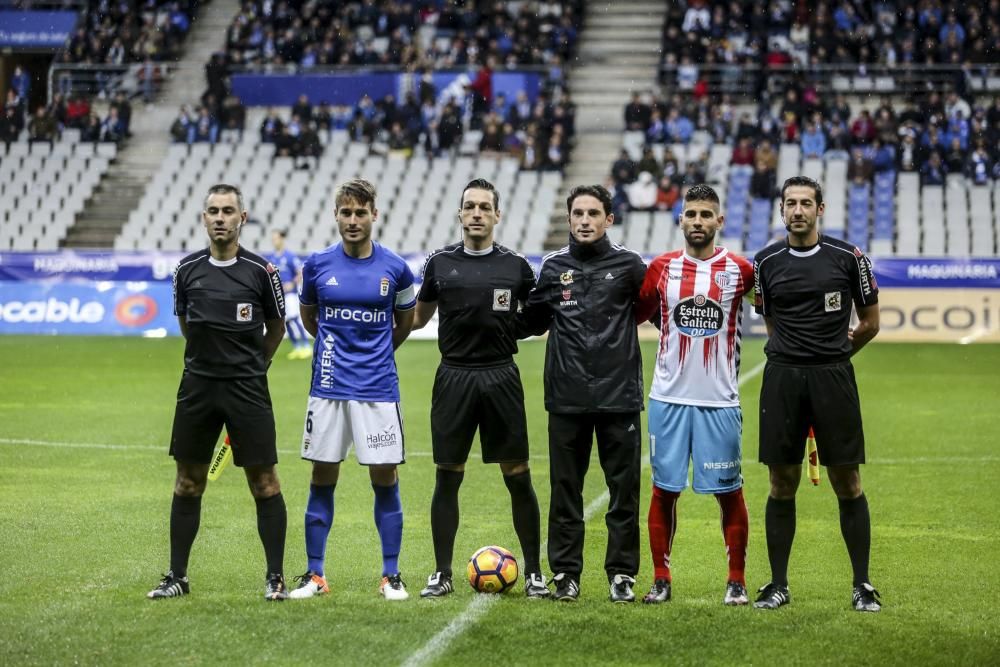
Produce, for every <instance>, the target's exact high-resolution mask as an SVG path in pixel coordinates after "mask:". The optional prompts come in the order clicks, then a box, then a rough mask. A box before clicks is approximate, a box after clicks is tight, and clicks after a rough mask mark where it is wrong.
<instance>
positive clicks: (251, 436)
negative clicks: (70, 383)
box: [148, 184, 287, 600]
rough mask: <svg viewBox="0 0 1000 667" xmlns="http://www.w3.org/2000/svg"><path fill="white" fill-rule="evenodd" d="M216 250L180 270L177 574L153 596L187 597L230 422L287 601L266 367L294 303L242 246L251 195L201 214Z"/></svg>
mask: <svg viewBox="0 0 1000 667" xmlns="http://www.w3.org/2000/svg"><path fill="white" fill-rule="evenodd" d="M202 219H203V221H204V224H205V229H206V231H207V232H208V238H209V241H210V244H209V247H208V248H207V249H205V250H201V251H199V252H196V253H194V254H191V255H188V256H187V257H185V258H184V259H182V260H181V262H180V264H179V265H178V266H177V270H176V271H175V272H174V314H175V315H177V319H178V321H179V322H180V327H181V333H182V334H183V335H184V337H185V338H186V339H187V341H186V344H185V347H184V374H183V375H182V376H181V384H180V389H178V391H177V407H176V410H175V412H174V425H173V433H172V434H171V436H170V454H171V455H172V456H173V457H174V459H175V460H176V462H177V478H176V481H175V483H174V499H173V505H172V506H171V509H170V571H169V572H167V574H166V575H164V577H163V579H162V580H161V581H160V583H159V585H158V586H157V587H156V588H154V589H153V590H151V591H150V592H149V593H148V597H149V598H153V599H156V598H168V597H177V596H180V595H186V594H187V593H188V592H189V590H190V588H189V582H188V577H187V565H188V557H189V556H190V554H191V545H192V544H193V543H194V538H195V536H196V535H197V533H198V524H199V523H200V520H201V496H202V494H203V493H204V492H205V483H206V479H207V476H208V467H209V463H210V462H211V460H212V454H213V450H214V449H215V443H216V441H217V440H218V439H219V433H220V432H221V431H222V427H223V425H225V427H226V430H227V432H228V433H229V436H230V438H231V441H232V452H233V462H234V463H235V464H236V465H237V466H240V467H242V468H243V470H244V472H245V474H246V478H247V482H248V483H249V485H250V492H251V493H252V494H253V497H254V499H255V500H256V501H257V531H258V533H259V534H260V539H261V542H263V544H264V554H265V556H266V559H267V576H266V581H265V589H264V597H265V599H267V600H284V599H285V598H286V597H287V594H286V591H285V582H284V578H283V576H282V560H283V559H284V552H285V527H286V524H287V518H286V514H285V501H284V498H282V496H281V486H280V484H279V482H278V476H277V473H276V472H275V470H274V465H275V463H277V461H278V456H277V449H276V446H275V429H274V413H273V412H272V410H271V396H270V393H269V391H268V387H267V367H268V365H269V364H270V362H271V357H272V356H273V355H274V352H275V350H277V349H278V346H279V345H280V344H281V339H282V338H283V337H284V335H285V299H284V292H283V291H282V287H281V278H280V276H279V275H278V270H277V269H276V268H275V267H274V266H272V265H271V264H269V263H268V262H267V260H265V259H262V258H261V257H259V256H258V255H255V254H253V253H250V252H247V251H246V250H245V249H243V248H241V247H240V245H239V237H240V229H241V228H242V227H243V225H244V224H245V223H246V220H247V213H246V210H245V209H244V207H243V195H242V194H241V193H240V191H239V189H238V188H236V187H234V186H232V185H224V184H220V185H214V186H212V187H211V188H210V189H209V191H208V196H207V197H206V199H205V210H204V211H203V213H202Z"/></svg>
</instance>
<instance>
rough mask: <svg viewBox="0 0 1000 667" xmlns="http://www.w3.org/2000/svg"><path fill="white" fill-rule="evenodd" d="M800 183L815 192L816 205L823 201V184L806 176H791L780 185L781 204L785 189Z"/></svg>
mask: <svg viewBox="0 0 1000 667" xmlns="http://www.w3.org/2000/svg"><path fill="white" fill-rule="evenodd" d="M796 185H801V186H804V187H807V188H812V189H813V192H815V193H816V206H819V205H820V204H822V203H823V186H821V185H820V184H819V183H817V182H816V181H814V180H813V179H811V178H809V177H808V176H792V177H791V178H789V179H787V180H786V181H785V183H784V184H783V185H782V186H781V205H782V206H784V204H785V190H787V189H788V188H790V187H793V186H796Z"/></svg>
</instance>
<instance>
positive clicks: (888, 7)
mask: <svg viewBox="0 0 1000 667" xmlns="http://www.w3.org/2000/svg"><path fill="white" fill-rule="evenodd" d="M997 53H1000V2H998V0H987V1H979V2H957V1H956V0H947V1H944V2H930V1H924V2H909V1H903V0H878V1H876V2H860V1H858V0H817V1H815V2H812V1H809V0H772V1H771V2H769V3H765V4H764V5H761V3H759V2H754V1H752V0H730V1H729V2H708V0H688V1H687V2H675V3H669V5H668V13H667V19H666V22H665V24H664V33H663V61H664V63H665V64H668V65H677V66H679V67H682V68H684V67H686V68H687V70H688V73H687V76H691V74H692V71H693V72H694V74H693V80H695V81H696V80H697V78H698V77H697V71H696V70H697V68H696V67H695V66H694V63H709V64H711V63H720V64H721V63H733V64H745V65H760V64H766V65H769V66H771V65H783V64H798V65H801V66H809V65H817V64H832V65H850V66H855V67H866V66H869V65H876V64H877V65H885V66H889V67H892V66H903V65H910V64H912V65H926V64H963V63H970V64H972V65H978V64H983V65H986V64H995V63H996V54H997ZM678 74H680V72H679V71H678Z"/></svg>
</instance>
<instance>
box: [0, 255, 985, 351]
mask: <svg viewBox="0 0 1000 667" xmlns="http://www.w3.org/2000/svg"><path fill="white" fill-rule="evenodd" d="M181 257H182V253H165V252H134V253H102V252H71V251H64V252H57V253H0V334H87V335H91V334H93V335H131V336H173V335H179V334H180V330H179V327H178V324H177V319H176V318H175V317H174V315H173V293H172V284H171V278H172V275H173V270H174V267H175V266H176V265H177V262H178V261H179V260H180V259H181ZM404 258H405V259H406V261H407V263H408V264H409V266H410V268H411V270H413V272H414V274H415V275H416V276H417V279H418V281H419V276H420V270H421V268H422V266H423V261H424V256H423V255H422V254H418V253H411V254H407V255H404ZM527 259H528V261H529V262H530V263H531V265H532V266H533V267H534V268H535V270H536V271H537V270H538V267H539V265H540V264H541V259H542V258H541V256H540V255H531V256H528V258H527ZM651 259H652V257H647V258H646V260H647V261H649V260H651ZM873 263H874V268H875V277H876V280H877V282H878V285H879V304H880V307H881V332H880V333H879V338H878V340H880V341H942V342H947V341H950V342H960V343H971V342H975V341H979V342H1000V259H992V258H988V259H953V258H947V259H936V258H916V259H903V258H874V260H873ZM703 311H704V307H703V305H700V304H698V303H697V302H696V301H693V302H692V307H691V311H690V313H691V320H690V322H686V324H685V326H691V327H694V328H698V322H701V321H702V320H707V319H711V318H709V316H710V315H711V313H708V312H707V311H705V312H703ZM745 315H746V316H747V319H746V320H745V323H746V324H745V333H746V334H747V335H754V334H759V333H762V332H763V329H764V327H763V322H761V321H760V318H759V317H758V316H756V315H755V314H754V313H753V312H752V309H749V308H747V312H746V313H745ZM415 335H416V336H417V337H433V336H434V335H435V330H434V327H433V326H431V327H428V329H425V330H421V331H420V332H415Z"/></svg>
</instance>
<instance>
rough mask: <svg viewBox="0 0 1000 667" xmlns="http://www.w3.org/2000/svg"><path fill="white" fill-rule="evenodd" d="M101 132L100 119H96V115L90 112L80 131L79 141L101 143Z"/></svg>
mask: <svg viewBox="0 0 1000 667" xmlns="http://www.w3.org/2000/svg"><path fill="white" fill-rule="evenodd" d="M102 130H103V125H102V123H101V119H100V118H98V117H97V114H96V113H94V112H93V111H91V112H90V115H89V116H87V120H86V121H85V122H84V124H83V127H82V128H81V129H80V141H83V142H93V143H97V142H98V141H101V132H102Z"/></svg>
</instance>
